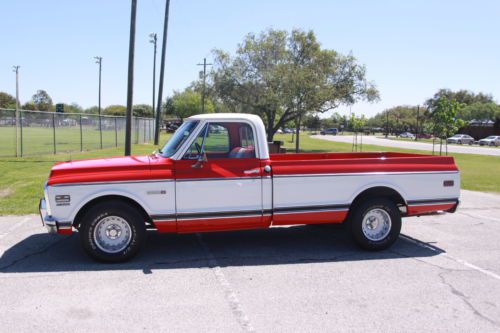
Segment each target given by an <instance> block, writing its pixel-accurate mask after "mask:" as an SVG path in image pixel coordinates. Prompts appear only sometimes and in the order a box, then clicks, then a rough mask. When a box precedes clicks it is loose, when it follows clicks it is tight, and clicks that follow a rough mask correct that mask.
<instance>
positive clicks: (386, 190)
mask: <svg viewBox="0 0 500 333" xmlns="http://www.w3.org/2000/svg"><path fill="white" fill-rule="evenodd" d="M373 198H388V199H390V200H392V201H393V202H394V203H395V204H396V206H398V207H403V206H406V202H405V200H404V199H403V197H402V196H401V194H399V192H398V191H396V190H394V189H392V188H390V187H386V186H377V187H372V188H369V189H367V190H364V191H363V192H361V193H360V194H358V196H357V197H356V198H355V199H354V201H353V202H352V204H351V208H350V211H353V210H354V208H356V207H357V206H358V205H360V204H361V203H363V202H364V201H366V200H369V199H373Z"/></svg>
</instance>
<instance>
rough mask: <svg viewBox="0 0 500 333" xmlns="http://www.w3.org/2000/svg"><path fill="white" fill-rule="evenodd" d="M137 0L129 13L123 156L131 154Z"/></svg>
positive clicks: (133, 0) (133, 2) (134, 0)
mask: <svg viewBox="0 0 500 333" xmlns="http://www.w3.org/2000/svg"><path fill="white" fill-rule="evenodd" d="M136 13H137V0H132V9H131V11H130V41H129V46H128V82H127V117H126V123H125V156H130V154H131V152H132V103H133V96H134V51H135V17H136Z"/></svg>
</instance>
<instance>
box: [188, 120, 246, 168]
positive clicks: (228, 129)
mask: <svg viewBox="0 0 500 333" xmlns="http://www.w3.org/2000/svg"><path fill="white" fill-rule="evenodd" d="M202 151H204V152H205V153H206V155H207V158H208V159H209V160H210V158H212V159H214V158H215V159H217V158H255V140H254V135H253V130H252V128H251V127H250V126H249V125H248V124H246V123H209V124H207V125H205V127H204V128H203V129H202V130H201V131H200V133H199V134H198V137H197V138H196V140H194V141H193V143H192V144H191V146H190V147H189V149H188V151H187V152H186V154H185V155H184V159H198V158H199V157H200V154H201V152H202Z"/></svg>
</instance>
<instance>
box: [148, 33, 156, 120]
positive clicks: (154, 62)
mask: <svg viewBox="0 0 500 333" xmlns="http://www.w3.org/2000/svg"><path fill="white" fill-rule="evenodd" d="M149 38H150V40H149V42H150V43H153V46H154V51H153V104H152V106H153V117H155V116H156V114H155V93H156V92H155V90H156V41H157V36H156V33H154V32H153V33H150V34H149Z"/></svg>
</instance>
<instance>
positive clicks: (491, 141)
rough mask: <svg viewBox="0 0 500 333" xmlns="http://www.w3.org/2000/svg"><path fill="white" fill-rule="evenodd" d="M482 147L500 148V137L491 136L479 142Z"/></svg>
mask: <svg viewBox="0 0 500 333" xmlns="http://www.w3.org/2000/svg"><path fill="white" fill-rule="evenodd" d="M479 145H480V146H495V147H498V146H500V135H490V136H489V137H487V138H484V139H481V140H479Z"/></svg>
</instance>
